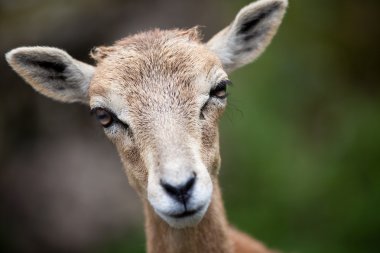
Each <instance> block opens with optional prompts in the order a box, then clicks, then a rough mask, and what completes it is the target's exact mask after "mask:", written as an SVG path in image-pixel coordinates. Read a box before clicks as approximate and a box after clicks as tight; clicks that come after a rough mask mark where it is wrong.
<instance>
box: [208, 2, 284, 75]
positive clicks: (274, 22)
mask: <svg viewBox="0 0 380 253" xmlns="http://www.w3.org/2000/svg"><path fill="white" fill-rule="evenodd" d="M287 5H288V1H287V0H259V1H256V2H254V3H251V4H249V5H247V6H245V7H244V8H242V9H241V10H240V12H239V13H238V14H237V16H236V18H235V19H234V21H233V22H232V23H231V24H230V25H229V26H227V27H226V28H225V29H223V30H222V31H220V32H219V33H218V34H216V35H215V36H214V37H213V38H211V40H210V41H209V42H208V43H207V45H208V47H209V48H210V49H211V50H212V51H214V52H215V53H216V54H217V55H218V56H219V58H220V59H221V61H222V64H223V66H224V68H225V69H226V71H227V72H232V71H233V70H235V69H237V68H239V67H241V66H243V65H245V64H247V63H250V62H252V61H254V60H255V59H256V58H257V57H259V56H260V54H261V53H262V52H263V51H264V50H265V48H266V47H267V46H268V45H269V44H270V42H271V40H272V38H273V36H274V35H275V34H276V32H277V29H278V27H279V25H280V24H281V21H282V19H283V16H284V14H285V11H286V7H287Z"/></svg>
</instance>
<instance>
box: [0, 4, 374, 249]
mask: <svg viewBox="0 0 380 253" xmlns="http://www.w3.org/2000/svg"><path fill="white" fill-rule="evenodd" d="M249 2H250V1H247V0H234V1H232V0H230V1H227V0H192V1H180V0H160V1H159V0H139V1H137V0H135V1H133V0H130V1H122V0H113V1H110V0H108V1H106V0H92V1H90V0H76V1H69V0H68V1H58V0H49V1H48V0H0V55H4V53H5V52H6V51H8V50H10V49H12V48H15V47H18V46H25V45H48V46H55V47H59V48H64V49H66V50H67V51H68V52H69V53H70V54H71V55H73V56H74V57H76V58H78V59H80V60H83V61H85V62H89V63H92V61H91V60H90V59H89V57H88V52H89V50H90V49H91V48H92V47H93V46H96V45H102V44H105V45H107V44H111V43H112V42H113V41H114V40H116V39H119V38H121V37H123V36H126V35H128V34H132V33H135V32H138V31H143V30H147V29H150V28H155V27H160V28H174V27H192V26H194V25H204V27H203V31H204V34H205V39H208V38H210V37H211V36H212V35H213V34H214V33H216V32H217V31H219V30H220V29H222V28H223V27H224V26H226V25H227V24H228V23H229V22H230V21H231V20H232V19H233V17H234V16H235V14H236V13H237V11H238V10H239V9H240V8H241V7H242V6H244V5H246V4H248V3H249ZM379 7H380V2H379V1H378V0H361V1H357V0H319V1H311V0H310V1H305V0H290V8H289V11H288V13H287V15H286V18H285V20H284V23H283V25H282V26H281V28H280V30H279V33H278V35H277V36H276V37H275V39H274V41H273V43H272V44H271V46H270V47H269V48H268V50H267V52H266V53H265V54H264V55H263V56H262V57H260V59H258V60H257V61H256V62H255V63H253V64H250V65H248V66H246V67H244V68H243V69H241V70H238V71H237V72H235V73H234V74H232V76H231V79H232V81H233V83H234V86H233V87H232V89H231V90H230V97H229V108H228V110H227V112H226V114H225V116H224V118H223V120H222V121H221V144H222V145H221V146H222V157H223V165H222V172H221V179H222V187H223V193H224V197H225V204H226V209H227V213H228V216H229V219H230V221H231V223H232V224H234V225H235V226H237V227H239V228H240V229H242V230H244V231H246V232H248V233H250V234H252V235H254V236H255V237H257V238H258V239H260V240H262V241H264V242H265V243H266V244H268V245H269V246H270V247H273V248H277V249H281V250H282V251H283V252H301V253H320V252H334V253H340V252H341V253H350V252H352V253H354V252H355V253H357V252H378V251H379V245H378V241H379V238H380V215H379V213H380V82H379V81H380V78H379V75H380V71H379V59H380V53H379V45H380V29H379V24H380V15H379V13H380V8H379ZM0 116H1V117H0V251H1V252H21V253H23V252H25V253H29V252H69V253H70V252H72V253H75V252H78V253H82V252H94V253H106V252H107V253H117V252H133V253H136V252H137V253H139V252H145V250H144V245H145V242H144V232H143V217H142V212H141V210H142V208H141V205H140V202H139V201H138V199H137V197H136V195H135V194H134V192H133V191H132V190H131V188H130V187H129V186H128V183H127V179H126V177H125V176H124V174H123V172H122V166H121V163H120V162H119V158H118V156H117V154H116V150H115V149H114V147H113V146H112V145H111V144H110V143H109V142H108V140H107V139H106V137H105V136H104V135H103V133H102V129H101V128H100V127H99V126H98V124H97V123H96V122H95V120H94V119H92V118H91V117H90V115H89V112H88V109H87V108H86V107H85V106H82V105H64V104H60V103H57V102H54V101H51V100H49V99H47V98H45V97H43V96H40V95H38V94H37V93H36V92H35V91H33V90H32V89H31V88H30V87H29V86H27V85H26V84H25V83H24V82H23V81H22V80H21V78H19V77H18V76H17V75H16V74H15V73H14V72H12V71H11V69H10V68H9V67H8V66H7V64H6V62H5V60H4V58H3V57H1V58H0Z"/></svg>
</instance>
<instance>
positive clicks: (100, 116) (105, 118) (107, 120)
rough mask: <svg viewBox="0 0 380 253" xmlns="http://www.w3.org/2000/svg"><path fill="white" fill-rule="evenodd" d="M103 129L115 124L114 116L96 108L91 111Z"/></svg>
mask: <svg viewBox="0 0 380 253" xmlns="http://www.w3.org/2000/svg"><path fill="white" fill-rule="evenodd" d="M91 113H93V114H94V115H95V117H96V119H97V120H98V121H99V123H100V124H101V125H102V126H103V127H109V126H110V125H112V123H113V122H114V117H113V114H111V113H110V112H109V111H107V110H105V109H103V108H95V109H93V110H92V111H91Z"/></svg>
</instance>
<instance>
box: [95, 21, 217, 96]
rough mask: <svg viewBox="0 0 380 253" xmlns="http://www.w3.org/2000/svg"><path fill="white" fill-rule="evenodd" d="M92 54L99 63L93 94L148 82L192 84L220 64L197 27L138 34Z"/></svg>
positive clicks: (141, 86) (157, 85)
mask: <svg viewBox="0 0 380 253" xmlns="http://www.w3.org/2000/svg"><path fill="white" fill-rule="evenodd" d="M93 57H94V58H95V59H96V60H97V61H98V64H97V69H96V72H95V76H94V78H93V81H92V85H91V87H90V96H92V95H105V93H106V92H107V91H109V90H110V89H112V90H113V92H115V91H117V90H119V92H120V91H121V89H132V88H138V89H144V88H147V87H146V86H149V87H148V88H149V89H150V90H152V89H156V88H161V89H162V86H165V85H173V84H175V85H176V86H181V87H178V88H182V89H183V88H189V85H190V84H191V83H193V82H194V80H195V79H196V78H198V77H199V76H200V75H204V76H205V78H207V75H209V74H210V71H211V70H212V69H213V68H214V67H215V66H218V67H220V68H221V63H220V62H219V59H218V58H217V57H216V56H215V55H214V54H213V53H212V52H210V51H209V50H208V49H207V47H206V46H205V45H204V44H202V43H201V41H200V35H199V32H198V30H197V28H192V29H189V30H179V29H175V30H158V29H156V30H152V31H149V32H144V33H140V34H136V35H133V36H129V37H126V38H124V39H122V40H119V41H117V42H116V43H115V44H114V45H112V46H110V47H100V48H98V49H96V50H95V51H94V53H93ZM137 86H138V87H137ZM115 89H116V90H115Z"/></svg>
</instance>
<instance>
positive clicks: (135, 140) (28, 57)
mask: <svg viewBox="0 0 380 253" xmlns="http://www.w3.org/2000/svg"><path fill="white" fill-rule="evenodd" d="M286 6H287V1H286V0H261V1H257V2H255V3H253V4H250V5H248V6H246V7H244V8H243V9H242V10H241V11H240V12H239V14H238V15H237V17H236V18H235V20H234V21H233V22H232V23H231V25H229V26H228V27H227V28H225V29H224V30H222V31H221V32H220V33H218V34H217V35H216V36H214V37H213V38H212V39H211V40H210V41H209V42H208V43H206V44H204V43H202V42H201V36H200V33H199V31H198V28H197V27H195V28H192V29H189V30H180V29H174V30H165V31H162V30H158V29H156V30H153V31H149V32H144V33H140V34H136V35H133V36H130V37H126V38H124V39H121V40H119V41H117V42H115V43H114V45H112V46H101V47H97V48H94V49H93V50H92V52H91V56H92V57H93V58H94V59H95V60H96V62H97V65H96V67H93V66H89V65H87V64H85V63H82V62H79V61H77V60H75V59H73V58H72V57H71V56H69V55H68V54H67V53H66V52H64V51H62V50H60V49H56V48H48V47H23V48H18V49H14V50H12V51H10V52H9V53H8V54H7V55H6V58H7V61H8V62H9V64H10V65H11V66H12V68H13V69H14V70H15V71H16V72H17V73H18V74H20V76H22V77H23V78H24V79H25V80H26V81H27V82H28V83H29V84H30V85H31V86H32V87H33V88H34V89H36V90H37V91H39V92H40V93H42V94H44V95H46V96H48V97H51V98H53V99H56V100H60V101H64V102H76V101H79V102H84V103H87V104H89V106H90V107H91V108H92V110H93V111H94V112H95V114H96V112H97V111H99V110H100V112H101V114H100V116H99V115H98V117H100V119H101V120H100V122H104V120H106V123H107V124H105V125H104V126H105V127H104V131H105V133H106V135H107V136H108V138H109V139H110V140H111V141H112V142H113V143H114V144H115V145H116V147H117V149H118V152H119V154H120V157H121V160H122V162H123V164H124V167H125V171H126V174H127V176H128V179H129V182H130V184H131V185H132V186H133V187H134V188H135V189H136V191H137V193H138V194H139V196H140V197H141V199H142V201H143V203H144V210H145V217H146V234H147V247H148V252H149V253H161V252H167V253H180V252H183V253H195V252H211V253H213V252H214V253H248V252H251V253H266V252H270V251H269V250H268V249H266V248H265V246H263V245H262V244H261V243H259V242H257V241H255V240H253V239H251V238H250V237H248V236H247V235H245V234H243V233H241V232H239V231H237V230H236V229H234V228H232V227H230V226H229V225H228V222H227V219H226V217H225V212H224V207H223V203H222V198H221V193H220V189H219V184H218V173H219V168H220V154H219V133H218V120H219V118H220V116H221V115H222V113H223V111H224V109H225V107H226V104H227V101H226V98H225V96H224V94H225V93H226V91H225V89H226V88H227V87H226V84H227V83H228V81H227V80H228V76H227V72H231V71H232V70H234V69H236V68H238V67H241V66H242V65H244V64H247V63H248V62H251V61H253V60H254V59H256V58H257V57H258V56H259V55H260V54H261V53H262V52H263V50H264V49H265V47H266V46H267V45H268V44H269V42H270V40H271V39H272V37H273V36H274V34H275V32H276V31H277V28H278V26H279V24H280V22H281V19H282V17H283V15H284V13H285V9H286ZM107 120H108V121H107ZM189 179H191V180H192V181H191V182H192V183H191V185H190V186H188V187H186V191H184V190H183V189H184V185H185V186H186V185H188V184H189V182H190V181H189ZM168 185H169V186H170V187H168ZM168 189H169V190H168ZM173 192H175V193H176V194H177V195H178V194H179V196H177V197H173Z"/></svg>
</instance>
